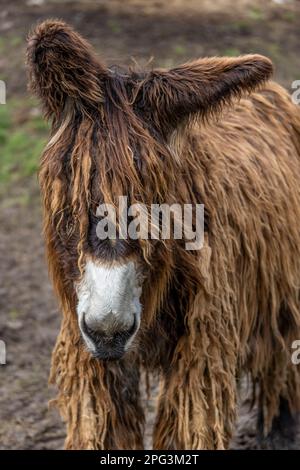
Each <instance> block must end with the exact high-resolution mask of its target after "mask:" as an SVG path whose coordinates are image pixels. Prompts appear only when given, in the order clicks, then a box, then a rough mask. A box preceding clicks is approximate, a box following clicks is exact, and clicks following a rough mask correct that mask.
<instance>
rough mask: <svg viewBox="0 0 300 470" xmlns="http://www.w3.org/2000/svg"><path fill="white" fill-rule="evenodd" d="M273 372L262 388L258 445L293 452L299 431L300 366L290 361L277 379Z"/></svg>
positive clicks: (258, 422)
mask: <svg viewBox="0 0 300 470" xmlns="http://www.w3.org/2000/svg"><path fill="white" fill-rule="evenodd" d="M279 360H280V359H279ZM272 372H273V371H272ZM272 372H270V373H269V374H268V375H267V377H266V378H265V380H264V381H263V383H262V384H261V386H260V388H261V394H260V399H259V409H258V417H257V431H258V433H257V440H258V445H259V447H261V448H267V449H293V448H295V446H297V443H296V435H297V434H298V431H299V429H300V428H299V425H300V395H299V394H300V370H299V366H296V365H294V364H292V362H291V361H290V360H289V361H288V362H287V363H286V365H285V367H284V369H282V372H281V374H278V373H277V377H276V376H274V374H272ZM277 372H278V371H277ZM280 381H281V383H280ZM270 395H271V396H272V398H273V400H272V401H271V400H270V399H269V396H270ZM275 406H276V408H275ZM298 444H299V443H298Z"/></svg>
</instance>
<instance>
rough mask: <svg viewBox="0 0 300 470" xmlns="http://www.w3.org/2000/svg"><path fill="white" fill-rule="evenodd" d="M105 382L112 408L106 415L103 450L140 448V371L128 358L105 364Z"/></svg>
mask: <svg viewBox="0 0 300 470" xmlns="http://www.w3.org/2000/svg"><path fill="white" fill-rule="evenodd" d="M105 381H106V386H107V390H108V393H109V395H110V399H111V403H112V407H111V409H110V413H109V415H108V429H107V433H106V440H105V447H106V448H107V449H119V450H120V449H124V450H128V449H143V447H144V443H143V436H144V424H145V417H144V410H143V407H142V405H141V397H140V370H139V366H138V365H136V364H135V363H134V361H133V360H132V358H131V359H124V360H121V361H119V362H118V363H113V362H112V363H107V364H106V373H105Z"/></svg>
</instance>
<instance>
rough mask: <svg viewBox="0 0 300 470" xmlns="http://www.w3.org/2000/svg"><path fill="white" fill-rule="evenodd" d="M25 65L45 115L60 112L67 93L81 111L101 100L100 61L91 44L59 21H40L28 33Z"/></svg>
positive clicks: (53, 114)
mask: <svg viewBox="0 0 300 470" xmlns="http://www.w3.org/2000/svg"><path fill="white" fill-rule="evenodd" d="M27 65H28V68H29V83H30V88H31V89H32V90H33V92H34V93H35V94H36V95H37V96H38V97H39V98H40V99H41V100H42V103H43V105H44V108H45V114H46V117H48V118H49V117H53V118H58V117H59V116H60V114H61V112H62V111H63V109H64V106H65V103H66V100H67V98H68V97H70V98H72V99H73V101H74V105H75V106H77V107H79V109H82V110H83V111H88V110H89V109H91V108H97V107H99V105H100V104H101V102H103V100H104V98H103V90H102V82H103V78H104V76H105V75H106V69H105V67H104V65H102V64H101V62H99V61H98V59H97V57H96V54H95V53H94V51H93V49H92V46H91V45H90V44H89V43H88V42H87V41H85V40H84V39H83V38H82V37H81V36H80V35H79V34H78V33H76V32H75V31H74V30H73V29H72V28H71V27H70V26H69V25H67V24H66V23H64V22H62V21H58V20H47V21H44V22H43V23H40V24H38V25H37V26H36V27H35V29H34V30H33V31H32V32H31V33H30V35H29V37H28V47H27Z"/></svg>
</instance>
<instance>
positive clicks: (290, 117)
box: [27, 20, 300, 449]
mask: <svg viewBox="0 0 300 470" xmlns="http://www.w3.org/2000/svg"><path fill="white" fill-rule="evenodd" d="M27 62H28V69H29V76H30V85H31V89H32V90H33V91H34V93H36V94H37V95H38V97H39V98H40V99H41V102H42V104H43V106H44V110H45V115H46V117H47V118H48V119H50V121H51V137H50V140H49V143H48V145H47V146H46V148H45V150H44V153H43V155H42V158H41V164H40V171H39V181H40V186H41V192H42V197H43V205H44V233H45V240H46V247H47V256H48V262H49V267H50V272H51V275H52V279H53V283H54V286H55V289H56V291H57V294H58V297H59V299H60V302H61V306H62V311H63V317H62V324H61V330H60V334H59V336H58V339H57V343H56V346H55V349H54V352H53V358H52V370H51V378H50V379H51V382H55V383H56V384H57V385H58V389H59V395H58V397H57V405H58V407H59V409H60V411H61V413H62V416H63V417H64V419H65V420H66V423H67V439H66V444H65V446H66V448H68V449H140V448H143V430H144V410H143V406H142V404H141V398H140V391H139V389H140V387H139V382H140V374H141V373H142V372H143V371H146V373H156V374H158V375H159V377H160V381H161V387H160V396H159V400H158V405H157V415H156V422H155V426H154V431H153V447H154V448H155V449H223V448H226V447H228V444H229V441H230V438H231V435H232V432H233V429H234V423H235V419H236V412H237V395H238V384H239V381H240V378H241V376H242V375H243V374H247V375H248V376H249V377H250V379H251V381H252V383H253V385H254V388H255V393H254V397H253V398H254V400H255V402H256V403H257V405H258V407H259V410H260V413H259V414H260V420H259V433H260V434H261V435H264V436H269V438H270V439H272V435H273V433H274V432H275V430H274V429H275V428H274V423H276V429H277V430H278V429H280V426H278V423H279V422H287V420H288V421H289V422H292V421H293V416H294V415H295V413H297V411H299V408H300V381H299V366H297V365H294V364H293V362H292V360H291V354H292V349H291V346H292V343H293V341H295V340H297V339H300V302H299V300H300V299H299V292H300V225H299V223H300V110H299V107H297V106H296V105H295V104H293V102H292V100H291V97H290V96H289V95H288V94H287V92H286V91H285V90H284V89H283V88H282V87H281V86H279V85H277V84H276V83H273V82H272V81H269V79H270V77H271V74H272V70H273V67H272V63H271V61H270V60H269V59H267V58H266V57H263V56H260V55H245V56H240V57H236V58H232V57H230V58H227V57H212V58H201V59H197V60H195V61H192V62H188V63H185V64H183V65H179V66H178V67H175V68H172V69H170V70H165V69H152V70H145V71H138V70H132V69H130V68H129V69H128V70H122V71H118V70H117V69H116V68H114V69H110V68H108V67H107V66H106V65H105V64H104V63H103V62H102V61H101V60H99V59H98V57H97V56H96V54H95V53H94V51H93V50H92V47H91V46H90V44H89V43H88V42H86V41H85V40H84V39H83V38H82V37H81V36H80V35H79V34H77V33H76V32H75V31H74V30H73V29H72V28H71V27H70V26H68V25H67V24H65V23H64V22H62V21H58V20H48V21H45V22H43V23H41V24H39V25H37V26H36V27H35V29H34V30H33V31H32V33H31V34H30V36H29V40H28V50H27ZM119 196H126V197H127V200H128V203H129V204H131V205H132V204H143V205H144V206H145V207H149V206H150V205H151V204H169V205H171V204H174V203H176V204H179V205H180V207H183V206H184V204H194V205H196V204H203V205H204V230H205V233H204V237H203V240H204V242H203V246H202V248H201V249H198V250H187V249H186V246H185V243H184V239H177V238H175V237H174V236H170V238H169V239H160V238H159V237H158V238H157V239H153V238H150V237H149V238H148V239H147V238H146V237H145V238H137V239H128V238H127V239H123V238H122V237H120V236H119V232H118V236H117V237H116V238H115V239H113V240H111V239H105V240H103V239H100V238H99V237H97V235H96V232H97V230H96V228H97V224H98V222H99V217H98V215H97V208H98V206H99V204H102V203H105V204H106V203H107V204H108V203H110V204H112V205H116V204H117V201H118V198H119ZM116 224H117V225H118V224H119V221H118V220H116ZM118 226H119V225H118Z"/></svg>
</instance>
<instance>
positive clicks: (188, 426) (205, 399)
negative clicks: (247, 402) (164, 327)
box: [153, 349, 236, 449]
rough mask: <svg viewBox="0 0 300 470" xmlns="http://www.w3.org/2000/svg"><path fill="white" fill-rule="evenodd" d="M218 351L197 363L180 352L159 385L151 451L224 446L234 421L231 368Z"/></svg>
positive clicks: (233, 392) (234, 389) (222, 447)
mask: <svg viewBox="0 0 300 470" xmlns="http://www.w3.org/2000/svg"><path fill="white" fill-rule="evenodd" d="M220 352H221V351H219V352H218V353H216V354H212V356H213V355H214V358H213V357H212V356H211V357H208V356H207V357H203V358H202V360H201V361H200V360H195V355H192V356H191V355H190V354H189V355H185V353H184V351H183V349H181V354H180V355H178V359H177V361H176V362H173V363H172V366H171V367H170V369H169V372H168V373H167V374H166V375H165V377H164V379H163V382H162V384H161V393H160V399H159V404H158V412H157V418H156V423H155V428H154V436H153V447H154V449H224V448H227V447H228V444H229V440H230V438H231V435H232V429H233V425H234V422H235V413H236V382H235V374H234V373H233V371H232V367H231V366H232V365H231V364H228V363H226V359H225V355H224V356H223V357H221V355H220V354H219V353H220ZM214 353H215V351H214ZM187 357H189V360H188V361H187V360H186V359H187ZM214 360H215V361H216V362H215V363H214Z"/></svg>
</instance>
